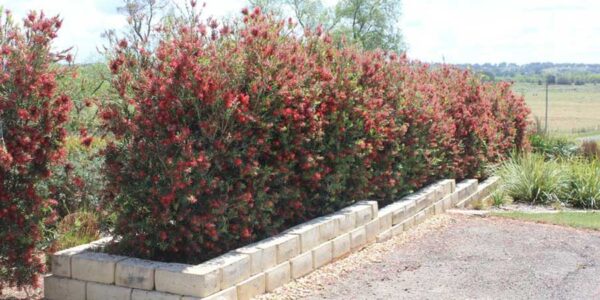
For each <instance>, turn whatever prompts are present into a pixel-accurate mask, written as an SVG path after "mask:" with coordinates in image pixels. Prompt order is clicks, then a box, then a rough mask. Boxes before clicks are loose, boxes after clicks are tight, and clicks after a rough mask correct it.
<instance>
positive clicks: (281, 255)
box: [277, 235, 300, 263]
mask: <svg viewBox="0 0 600 300" xmlns="http://www.w3.org/2000/svg"><path fill="white" fill-rule="evenodd" d="M280 239H281V242H280V243H278V244H277V263H283V262H284V261H288V260H290V259H291V258H293V257H296V256H297V255H298V254H299V253H300V238H299V237H298V236H297V235H283V236H281V237H280Z"/></svg>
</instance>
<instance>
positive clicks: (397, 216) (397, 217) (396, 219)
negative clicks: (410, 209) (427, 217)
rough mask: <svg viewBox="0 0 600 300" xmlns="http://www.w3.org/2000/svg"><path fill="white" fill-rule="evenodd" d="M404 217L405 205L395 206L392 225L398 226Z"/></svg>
mask: <svg viewBox="0 0 600 300" xmlns="http://www.w3.org/2000/svg"><path fill="white" fill-rule="evenodd" d="M405 216H406V205H401V206H400V205H397V209H396V210H395V211H394V213H393V214H392V225H396V224H400V223H402V221H404V218H405Z"/></svg>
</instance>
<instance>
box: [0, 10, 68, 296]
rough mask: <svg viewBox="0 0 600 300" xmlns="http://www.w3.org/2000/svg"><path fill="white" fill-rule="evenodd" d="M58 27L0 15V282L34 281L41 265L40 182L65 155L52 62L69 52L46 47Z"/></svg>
mask: <svg viewBox="0 0 600 300" xmlns="http://www.w3.org/2000/svg"><path fill="white" fill-rule="evenodd" d="M0 13H1V12H0ZM60 25H61V21H60V20H59V19H58V18H56V17H54V18H46V17H45V16H44V15H43V14H40V15H38V14H35V13H30V14H29V16H28V17H27V19H25V21H24V26H23V28H21V27H18V26H15V25H13V24H12V22H11V17H10V14H9V13H7V14H6V16H4V17H2V16H0V285H2V284H7V285H9V286H15V285H16V286H24V285H28V284H37V282H38V280H37V276H38V273H39V272H42V271H43V270H44V263H43V261H42V260H41V256H40V252H39V250H40V247H42V246H43V243H44V242H45V239H44V237H45V229H44V228H45V226H46V225H48V224H50V223H52V222H54V220H55V214H54V211H53V205H54V204H55V201H54V200H52V199H48V198H47V197H46V193H45V192H44V191H43V190H42V189H41V188H40V183H41V181H42V180H44V179H47V178H48V177H49V176H50V173H51V172H50V168H51V166H52V164H54V163H57V162H59V161H60V160H61V158H62V157H63V156H64V150H63V145H62V144H63V141H64V138H65V136H66V131H65V129H64V127H63V126H64V124H65V122H66V121H67V119H68V116H69V110H70V107H71V101H70V99H69V97H67V96H65V95H58V94H57V93H56V78H57V76H59V75H60V74H61V72H62V71H61V68H60V67H59V66H57V65H55V64H54V63H55V62H57V61H59V60H61V59H64V58H67V57H64V56H63V54H62V53H59V54H55V53H53V52H51V49H50V44H51V42H52V40H53V39H54V38H55V37H56V31H57V30H58V29H59V28H60ZM1 287H2V286H0V288H1Z"/></svg>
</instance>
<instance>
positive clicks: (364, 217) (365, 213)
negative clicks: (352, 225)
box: [348, 204, 373, 227]
mask: <svg viewBox="0 0 600 300" xmlns="http://www.w3.org/2000/svg"><path fill="white" fill-rule="evenodd" d="M348 208H350V209H351V210H352V211H354V213H356V227H359V226H362V225H364V224H367V222H369V221H371V220H373V209H372V206H371V205H369V204H354V205H352V206H350V207H348Z"/></svg>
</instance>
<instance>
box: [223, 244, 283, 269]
mask: <svg viewBox="0 0 600 300" xmlns="http://www.w3.org/2000/svg"><path fill="white" fill-rule="evenodd" d="M234 251H235V252H238V253H242V254H246V255H248V256H250V274H251V275H254V274H258V273H260V272H262V271H264V270H266V269H269V268H272V267H274V266H275V265H277V246H276V245H274V244H273V245H271V246H270V247H269V246H268V245H264V247H260V242H259V243H255V244H250V245H247V246H244V247H241V248H237V249H236V250H234Z"/></svg>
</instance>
